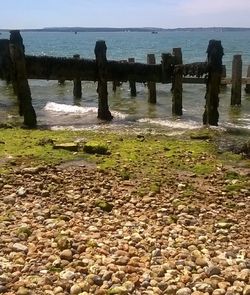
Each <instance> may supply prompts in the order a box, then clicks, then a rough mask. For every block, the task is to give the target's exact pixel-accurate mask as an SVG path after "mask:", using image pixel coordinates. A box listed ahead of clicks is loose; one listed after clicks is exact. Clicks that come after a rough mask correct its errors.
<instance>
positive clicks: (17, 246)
mask: <svg viewBox="0 0 250 295" xmlns="http://www.w3.org/2000/svg"><path fill="white" fill-rule="evenodd" d="M12 248H13V250H14V251H20V252H27V251H28V247H27V246H25V245H23V244H20V243H15V244H13V246H12Z"/></svg>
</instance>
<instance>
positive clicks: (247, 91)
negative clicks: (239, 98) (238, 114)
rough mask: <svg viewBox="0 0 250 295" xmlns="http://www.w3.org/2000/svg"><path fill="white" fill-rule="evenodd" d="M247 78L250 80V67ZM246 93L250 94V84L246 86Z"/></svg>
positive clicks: (249, 67)
mask: <svg viewBox="0 0 250 295" xmlns="http://www.w3.org/2000/svg"><path fill="white" fill-rule="evenodd" d="M247 78H250V66H248V68H247ZM245 91H246V93H250V84H246V88H245Z"/></svg>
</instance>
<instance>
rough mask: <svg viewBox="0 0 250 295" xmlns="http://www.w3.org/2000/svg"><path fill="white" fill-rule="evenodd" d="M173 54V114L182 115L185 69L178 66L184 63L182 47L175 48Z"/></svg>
mask: <svg viewBox="0 0 250 295" xmlns="http://www.w3.org/2000/svg"><path fill="white" fill-rule="evenodd" d="M173 56H174V59H175V64H176V65H177V66H176V67H175V68H174V75H173V82H172V93H173V97H172V114H173V115H176V116H182V114H183V113H182V90H183V88H182V82H183V69H182V67H178V65H182V52H181V48H173Z"/></svg>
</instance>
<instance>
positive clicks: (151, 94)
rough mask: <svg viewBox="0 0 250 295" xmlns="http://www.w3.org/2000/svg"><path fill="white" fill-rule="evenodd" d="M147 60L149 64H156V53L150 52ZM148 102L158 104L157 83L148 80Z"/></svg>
mask: <svg viewBox="0 0 250 295" xmlns="http://www.w3.org/2000/svg"><path fill="white" fill-rule="evenodd" d="M147 62H148V64H149V65H155V55H154V54H148V55H147ZM148 102H149V103H152V104H156V84H155V82H151V81H149V82H148Z"/></svg>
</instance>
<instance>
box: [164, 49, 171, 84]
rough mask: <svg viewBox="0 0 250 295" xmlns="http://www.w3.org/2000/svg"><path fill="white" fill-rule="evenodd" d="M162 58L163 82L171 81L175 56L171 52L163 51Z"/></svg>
mask: <svg viewBox="0 0 250 295" xmlns="http://www.w3.org/2000/svg"><path fill="white" fill-rule="evenodd" d="M161 59H162V60H161V67H162V83H168V82H170V81H171V79H170V72H171V71H172V70H173V57H172V55H171V54H170V53H162V55H161Z"/></svg>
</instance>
